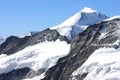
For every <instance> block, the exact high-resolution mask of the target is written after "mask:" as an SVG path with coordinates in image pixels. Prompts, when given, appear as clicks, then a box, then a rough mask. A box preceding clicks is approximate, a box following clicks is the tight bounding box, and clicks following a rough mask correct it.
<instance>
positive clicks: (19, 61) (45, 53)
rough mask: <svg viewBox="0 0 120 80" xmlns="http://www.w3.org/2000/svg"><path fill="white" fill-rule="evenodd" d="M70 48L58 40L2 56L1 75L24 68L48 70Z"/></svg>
mask: <svg viewBox="0 0 120 80" xmlns="http://www.w3.org/2000/svg"><path fill="white" fill-rule="evenodd" d="M69 48H70V45H69V44H67V43H66V42H65V41H60V40H56V41H49V42H48V41H46V42H42V43H38V44H35V45H33V46H28V47H26V48H25V49H23V50H21V51H19V52H17V53H15V54H12V55H9V56H7V55H4V54H2V55H0V74H1V73H5V72H9V71H12V70H13V69H19V68H24V67H29V68H30V69H33V70H39V69H42V68H45V69H46V70H47V69H48V68H50V67H52V66H53V65H55V63H56V61H57V60H58V59H59V58H60V57H62V56H65V55H66V54H67V53H68V52H69Z"/></svg>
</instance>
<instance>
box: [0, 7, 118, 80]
mask: <svg viewBox="0 0 120 80" xmlns="http://www.w3.org/2000/svg"><path fill="white" fill-rule="evenodd" d="M0 40H1V39H0ZM0 42H1V41H0ZM0 80H120V16H115V17H111V18H108V17H107V16H105V15H103V14H101V13H99V12H97V11H96V10H92V9H91V8H88V7H85V8H83V9H82V10H81V11H80V12H78V13H76V14H75V15H73V16H71V17H70V18H68V19H67V20H66V21H64V22H63V23H61V24H60V25H57V26H54V27H50V28H48V29H45V30H43V31H40V32H32V33H31V34H30V35H23V36H21V37H18V36H10V37H8V38H6V40H5V41H3V42H1V44H0Z"/></svg>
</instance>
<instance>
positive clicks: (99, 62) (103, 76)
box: [73, 47, 120, 80]
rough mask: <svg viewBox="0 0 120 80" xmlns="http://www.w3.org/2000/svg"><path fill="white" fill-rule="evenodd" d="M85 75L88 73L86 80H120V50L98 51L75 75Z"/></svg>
mask: <svg viewBox="0 0 120 80" xmlns="http://www.w3.org/2000/svg"><path fill="white" fill-rule="evenodd" d="M83 73H88V75H87V76H86V77H85V78H84V80H119V79H120V48H118V49H114V48H105V47H104V48H100V49H98V50H96V51H95V52H94V53H93V54H92V55H91V56H90V57H89V58H88V60H87V61H86V62H85V63H84V64H83V65H82V67H80V68H79V69H78V70H76V71H74V73H73V75H74V76H75V75H78V74H83ZM73 80H77V79H75V78H74V79H73Z"/></svg>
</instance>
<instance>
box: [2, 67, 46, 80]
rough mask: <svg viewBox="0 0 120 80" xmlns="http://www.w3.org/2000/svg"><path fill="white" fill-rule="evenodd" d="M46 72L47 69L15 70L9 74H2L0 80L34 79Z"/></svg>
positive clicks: (26, 68)
mask: <svg viewBox="0 0 120 80" xmlns="http://www.w3.org/2000/svg"><path fill="white" fill-rule="evenodd" d="M44 71H45V69H40V70H38V71H34V70H31V69H30V68H28V67H25V68H21V69H14V70H12V71H10V72H8V73H3V74H0V80H22V79H25V78H32V77H35V76H37V75H40V74H42V73H43V72H44Z"/></svg>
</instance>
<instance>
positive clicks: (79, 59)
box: [42, 19, 120, 80]
mask: <svg viewBox="0 0 120 80" xmlns="http://www.w3.org/2000/svg"><path fill="white" fill-rule="evenodd" d="M118 24H120V19H114V20H111V21H104V22H101V23H99V24H95V25H92V26H89V27H88V28H87V29H86V30H85V31H83V32H82V33H80V34H79V35H77V36H76V37H75V38H74V39H73V40H72V43H71V49H70V53H69V54H68V55H67V56H65V57H63V58H60V59H59V60H58V62H57V64H56V65H55V66H53V67H52V68H50V69H49V70H48V71H47V72H46V77H45V78H44V79H42V80H72V78H71V75H72V73H73V72H74V71H75V70H76V69H78V68H79V67H80V66H81V65H82V64H83V63H84V62H85V61H86V60H87V59H88V57H89V56H90V55H91V54H92V53H93V52H94V51H95V50H96V49H99V48H100V47H114V46H115V45H114V46H112V45H109V44H112V43H114V42H115V41H116V40H118V39H120V38H119V35H116V34H113V33H115V32H116V31H117V30H120V26H119V25H118ZM102 32H104V33H107V34H108V35H107V34H106V36H105V37H104V38H102V39H99V38H100V35H101V33H102ZM86 75H87V73H86V74H83V75H80V74H78V75H76V76H77V78H76V80H83V78H84V77H85V76H86Z"/></svg>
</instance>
